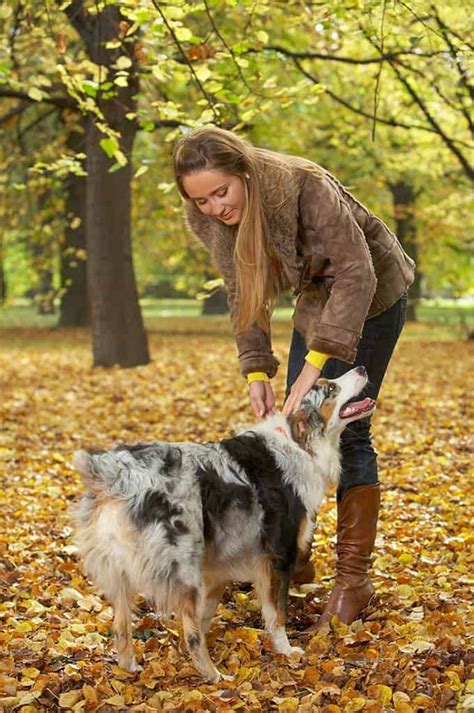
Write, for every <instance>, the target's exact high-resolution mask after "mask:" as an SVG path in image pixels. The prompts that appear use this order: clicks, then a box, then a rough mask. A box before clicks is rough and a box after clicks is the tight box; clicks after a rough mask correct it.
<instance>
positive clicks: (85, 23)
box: [56, 0, 94, 47]
mask: <svg viewBox="0 0 474 713" xmlns="http://www.w3.org/2000/svg"><path fill="white" fill-rule="evenodd" d="M56 4H57V5H62V4H63V1H62V0H56ZM63 12H64V13H65V15H66V16H67V18H68V20H69V22H70V23H71V25H72V26H73V27H74V29H75V30H76V32H77V33H78V34H79V35H80V36H81V37H82V39H83V40H84V42H85V43H86V46H87V47H88V46H90V45H91V43H92V40H93V36H94V20H93V18H92V17H91V15H89V13H88V12H86V9H85V7H84V0H72V1H71V3H70V4H69V5H68V6H67V7H65V8H64V10H63Z"/></svg>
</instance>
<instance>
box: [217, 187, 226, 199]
mask: <svg viewBox="0 0 474 713" xmlns="http://www.w3.org/2000/svg"><path fill="white" fill-rule="evenodd" d="M226 193H227V188H224V190H223V191H220V192H219V193H218V194H217V195H218V196H219V198H224V196H225V194H226Z"/></svg>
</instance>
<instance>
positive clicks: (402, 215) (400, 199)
mask: <svg viewBox="0 0 474 713" xmlns="http://www.w3.org/2000/svg"><path fill="white" fill-rule="evenodd" d="M390 191H391V193H392V199H393V212H394V216H395V223H396V228H395V232H396V233H397V236H398V239H399V240H400V242H401V244H402V246H403V249H404V250H405V251H406V252H407V253H408V255H410V257H411V258H413V260H415V262H418V260H417V258H418V249H417V244H416V219H415V204H416V192H415V189H414V187H413V186H412V185H411V184H410V183H407V182H405V181H398V182H397V183H392V184H390ZM420 287H421V273H420V271H419V270H418V269H417V270H416V273H415V281H414V283H413V285H412V286H411V287H410V291H409V293H408V307H407V319H408V320H409V321H412V322H413V321H416V307H417V304H418V301H419V299H420V295H421V290H420Z"/></svg>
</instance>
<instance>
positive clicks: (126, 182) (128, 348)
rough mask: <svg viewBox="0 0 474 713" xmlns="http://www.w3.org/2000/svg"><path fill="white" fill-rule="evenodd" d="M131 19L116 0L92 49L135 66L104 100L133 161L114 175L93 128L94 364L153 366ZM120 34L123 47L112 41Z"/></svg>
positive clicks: (99, 21) (93, 31)
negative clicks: (138, 243)
mask: <svg viewBox="0 0 474 713" xmlns="http://www.w3.org/2000/svg"><path fill="white" fill-rule="evenodd" d="M122 20H123V18H122V17H121V15H120V10H119V8H118V7H117V6H116V5H109V6H106V7H105V8H104V9H103V10H102V12H100V13H99V14H98V15H97V17H96V19H95V21H94V23H93V25H92V26H91V27H90V28H89V29H90V34H89V36H88V37H87V40H88V53H89V56H90V58H91V59H92V61H93V62H95V63H96V64H98V65H102V66H106V67H108V69H109V75H108V77H107V79H109V80H110V81H113V78H114V73H115V70H114V68H113V65H114V64H115V62H116V60H117V58H118V57H119V56H121V55H122V54H123V53H124V51H127V52H128V53H129V56H130V58H131V60H132V65H133V66H132V67H131V68H130V70H129V78H128V86H127V87H119V86H116V87H114V89H115V91H116V93H117V94H116V96H114V97H113V98H110V99H104V98H101V99H100V100H99V102H98V104H99V107H100V110H101V111H102V113H103V115H104V117H105V120H106V122H107V124H108V126H110V127H111V128H112V129H114V130H115V131H117V132H118V133H119V135H120V150H121V151H122V152H123V154H125V156H126V157H127V159H128V163H127V165H126V166H123V167H121V168H119V169H118V170H117V171H114V172H112V173H110V170H109V169H110V168H111V166H112V165H113V163H115V161H114V160H110V159H109V158H108V157H107V156H106V154H105V153H104V151H103V150H102V148H101V147H100V144H99V142H100V140H101V139H103V138H105V136H104V134H102V133H101V132H100V131H99V130H98V129H97V127H96V126H95V124H94V122H93V120H92V119H89V122H88V128H87V197H86V215H87V218H86V234H87V255H88V269H87V273H88V274H87V281H88V290H89V300H90V305H91V316H92V334H93V354H94V366H112V365H113V364H119V365H120V366H123V367H131V366H136V365H138V364H147V363H148V362H149V360H150V357H149V353H148V343H147V337H146V333H145V329H144V325H143V320H142V315H141V312H140V306H139V303H138V292H137V287H136V282H135V274H134V270H133V262H132V246H131V235H130V213H131V185H130V182H131V159H132V148H133V141H134V139H135V134H136V123H135V121H133V120H132V121H130V120H129V119H127V118H126V116H125V115H126V114H127V113H129V112H132V113H133V112H135V111H136V102H135V99H134V97H135V95H136V93H137V92H138V79H137V74H136V70H135V69H134V64H135V61H136V60H135V57H134V46H133V41H132V40H130V41H125V40H124V39H123V37H121V36H120V24H121V22H122ZM117 39H120V48H119V49H108V48H107V46H106V45H107V43H108V42H111V41H116V40H117Z"/></svg>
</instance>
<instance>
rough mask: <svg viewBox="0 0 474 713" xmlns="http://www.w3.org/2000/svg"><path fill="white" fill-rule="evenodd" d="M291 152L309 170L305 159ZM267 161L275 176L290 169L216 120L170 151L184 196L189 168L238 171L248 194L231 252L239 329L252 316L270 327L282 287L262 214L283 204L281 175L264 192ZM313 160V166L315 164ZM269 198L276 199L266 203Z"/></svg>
mask: <svg viewBox="0 0 474 713" xmlns="http://www.w3.org/2000/svg"><path fill="white" fill-rule="evenodd" d="M292 158H293V160H294V162H295V163H299V164H300V165H301V167H303V168H306V169H307V170H310V169H309V168H308V167H309V162H305V161H304V160H303V159H297V158H296V157H292ZM265 165H266V166H271V165H273V166H278V168H279V169H280V170H279V171H278V172H277V175H278V176H281V174H282V169H283V171H284V172H285V173H286V174H289V173H290V168H289V166H288V165H287V164H286V163H285V162H284V160H283V157H282V156H280V155H279V154H277V153H275V152H273V151H267V150H265V149H260V148H257V147H255V146H253V145H252V144H251V143H249V142H248V141H245V140H244V139H241V138H240V137H239V136H237V135H236V134H234V133H232V132H231V131H227V130H225V129H220V128H218V127H215V126H204V127H201V128H199V129H194V130H193V131H190V132H189V133H188V134H186V136H184V137H183V138H182V139H181V140H180V141H179V142H178V144H177V145H176V148H175V151H174V154H173V167H174V174H175V178H176V183H177V185H178V189H179V191H180V193H181V195H182V196H183V198H185V199H186V200H190V198H189V196H188V195H187V194H186V191H185V189H184V186H183V179H184V178H185V177H186V176H187V175H189V174H190V173H196V172H198V171H203V170H210V169H216V170H220V171H223V172H225V173H230V174H233V175H236V176H239V178H240V179H241V180H242V181H243V183H244V186H245V190H246V197H247V200H246V205H245V209H244V212H243V215H242V218H241V220H240V223H239V225H238V227H237V235H236V240H235V247H234V254H233V259H234V266H235V272H236V278H237V295H238V304H239V311H238V316H237V328H238V330H239V331H242V332H243V331H245V330H246V329H248V328H249V327H250V326H251V325H252V324H253V323H254V322H257V324H259V326H261V327H262V328H263V329H265V331H268V330H269V322H270V316H271V312H272V309H273V306H274V304H275V302H276V301H277V299H278V295H279V292H280V288H281V282H280V277H279V274H278V271H277V270H275V269H274V265H273V260H274V259H275V257H276V256H275V255H274V253H273V251H272V246H271V242H270V236H269V231H268V226H267V219H266V214H268V213H267V211H268V210H270V209H271V210H276V209H278V208H279V207H280V206H281V205H282V204H283V202H284V200H285V191H284V185H283V183H284V181H282V180H280V181H279V184H278V190H277V191H276V192H275V191H272V193H273V195H272V196H271V197H270V196H266V195H265V194H264V193H263V191H262V183H261V172H262V168H263V167H264V166H265ZM311 165H312V166H313V167H314V169H316V167H315V166H314V164H311ZM269 198H272V199H274V200H275V201H276V202H273V203H272V204H271V205H270V204H269Z"/></svg>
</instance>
